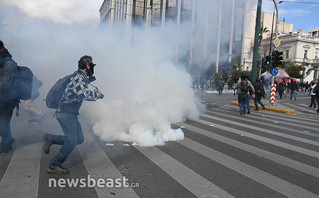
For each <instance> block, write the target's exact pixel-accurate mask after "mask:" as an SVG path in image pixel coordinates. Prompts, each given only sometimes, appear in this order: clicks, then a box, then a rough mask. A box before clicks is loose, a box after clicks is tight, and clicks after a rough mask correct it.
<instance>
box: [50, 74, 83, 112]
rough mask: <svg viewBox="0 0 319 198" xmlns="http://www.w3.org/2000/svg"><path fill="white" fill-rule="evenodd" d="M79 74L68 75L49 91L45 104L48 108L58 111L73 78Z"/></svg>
mask: <svg viewBox="0 0 319 198" xmlns="http://www.w3.org/2000/svg"><path fill="white" fill-rule="evenodd" d="M76 73H77V72H74V73H73V74H70V75H67V76H65V77H63V78H61V79H59V80H58V81H57V82H56V83H55V84H54V85H53V87H51V89H50V90H49V92H48V94H47V97H46V99H45V103H46V105H47V107H48V108H50V109H58V108H59V105H60V102H61V100H62V96H63V94H64V91H65V89H66V87H67V85H68V84H69V82H70V80H71V77H72V76H75V75H76Z"/></svg>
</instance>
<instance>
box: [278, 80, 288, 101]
mask: <svg viewBox="0 0 319 198" xmlns="http://www.w3.org/2000/svg"><path fill="white" fill-rule="evenodd" d="M285 87H286V84H285V82H284V80H281V81H280V83H279V85H278V92H279V99H280V100H281V98H282V94H283V93H284V91H285Z"/></svg>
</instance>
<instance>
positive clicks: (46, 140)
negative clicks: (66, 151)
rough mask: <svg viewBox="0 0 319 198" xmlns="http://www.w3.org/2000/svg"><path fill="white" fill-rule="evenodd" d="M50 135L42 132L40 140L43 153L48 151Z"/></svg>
mask: <svg viewBox="0 0 319 198" xmlns="http://www.w3.org/2000/svg"><path fill="white" fill-rule="evenodd" d="M51 145H52V143H51V135H50V134H48V133H44V134H43V142H42V149H43V152H44V154H49V153H50V147H51Z"/></svg>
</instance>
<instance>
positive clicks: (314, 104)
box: [309, 82, 316, 108]
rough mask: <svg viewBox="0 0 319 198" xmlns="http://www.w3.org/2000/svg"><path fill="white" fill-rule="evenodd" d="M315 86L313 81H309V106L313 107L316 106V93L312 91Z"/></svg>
mask: <svg viewBox="0 0 319 198" xmlns="http://www.w3.org/2000/svg"><path fill="white" fill-rule="evenodd" d="M315 87H316V83H315V82H311V83H310V86H309V92H310V97H311V102H310V105H309V107H312V105H313V107H314V108H316V93H314V92H313V91H314V88H315Z"/></svg>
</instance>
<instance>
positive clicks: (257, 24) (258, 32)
mask: <svg viewBox="0 0 319 198" xmlns="http://www.w3.org/2000/svg"><path fill="white" fill-rule="evenodd" d="M261 5H262V0H258V5H257V17H256V29H255V42H254V55H253V68H252V75H251V81H252V82H253V83H255V82H256V75H257V62H258V49H259V34H260V16H261Z"/></svg>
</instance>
